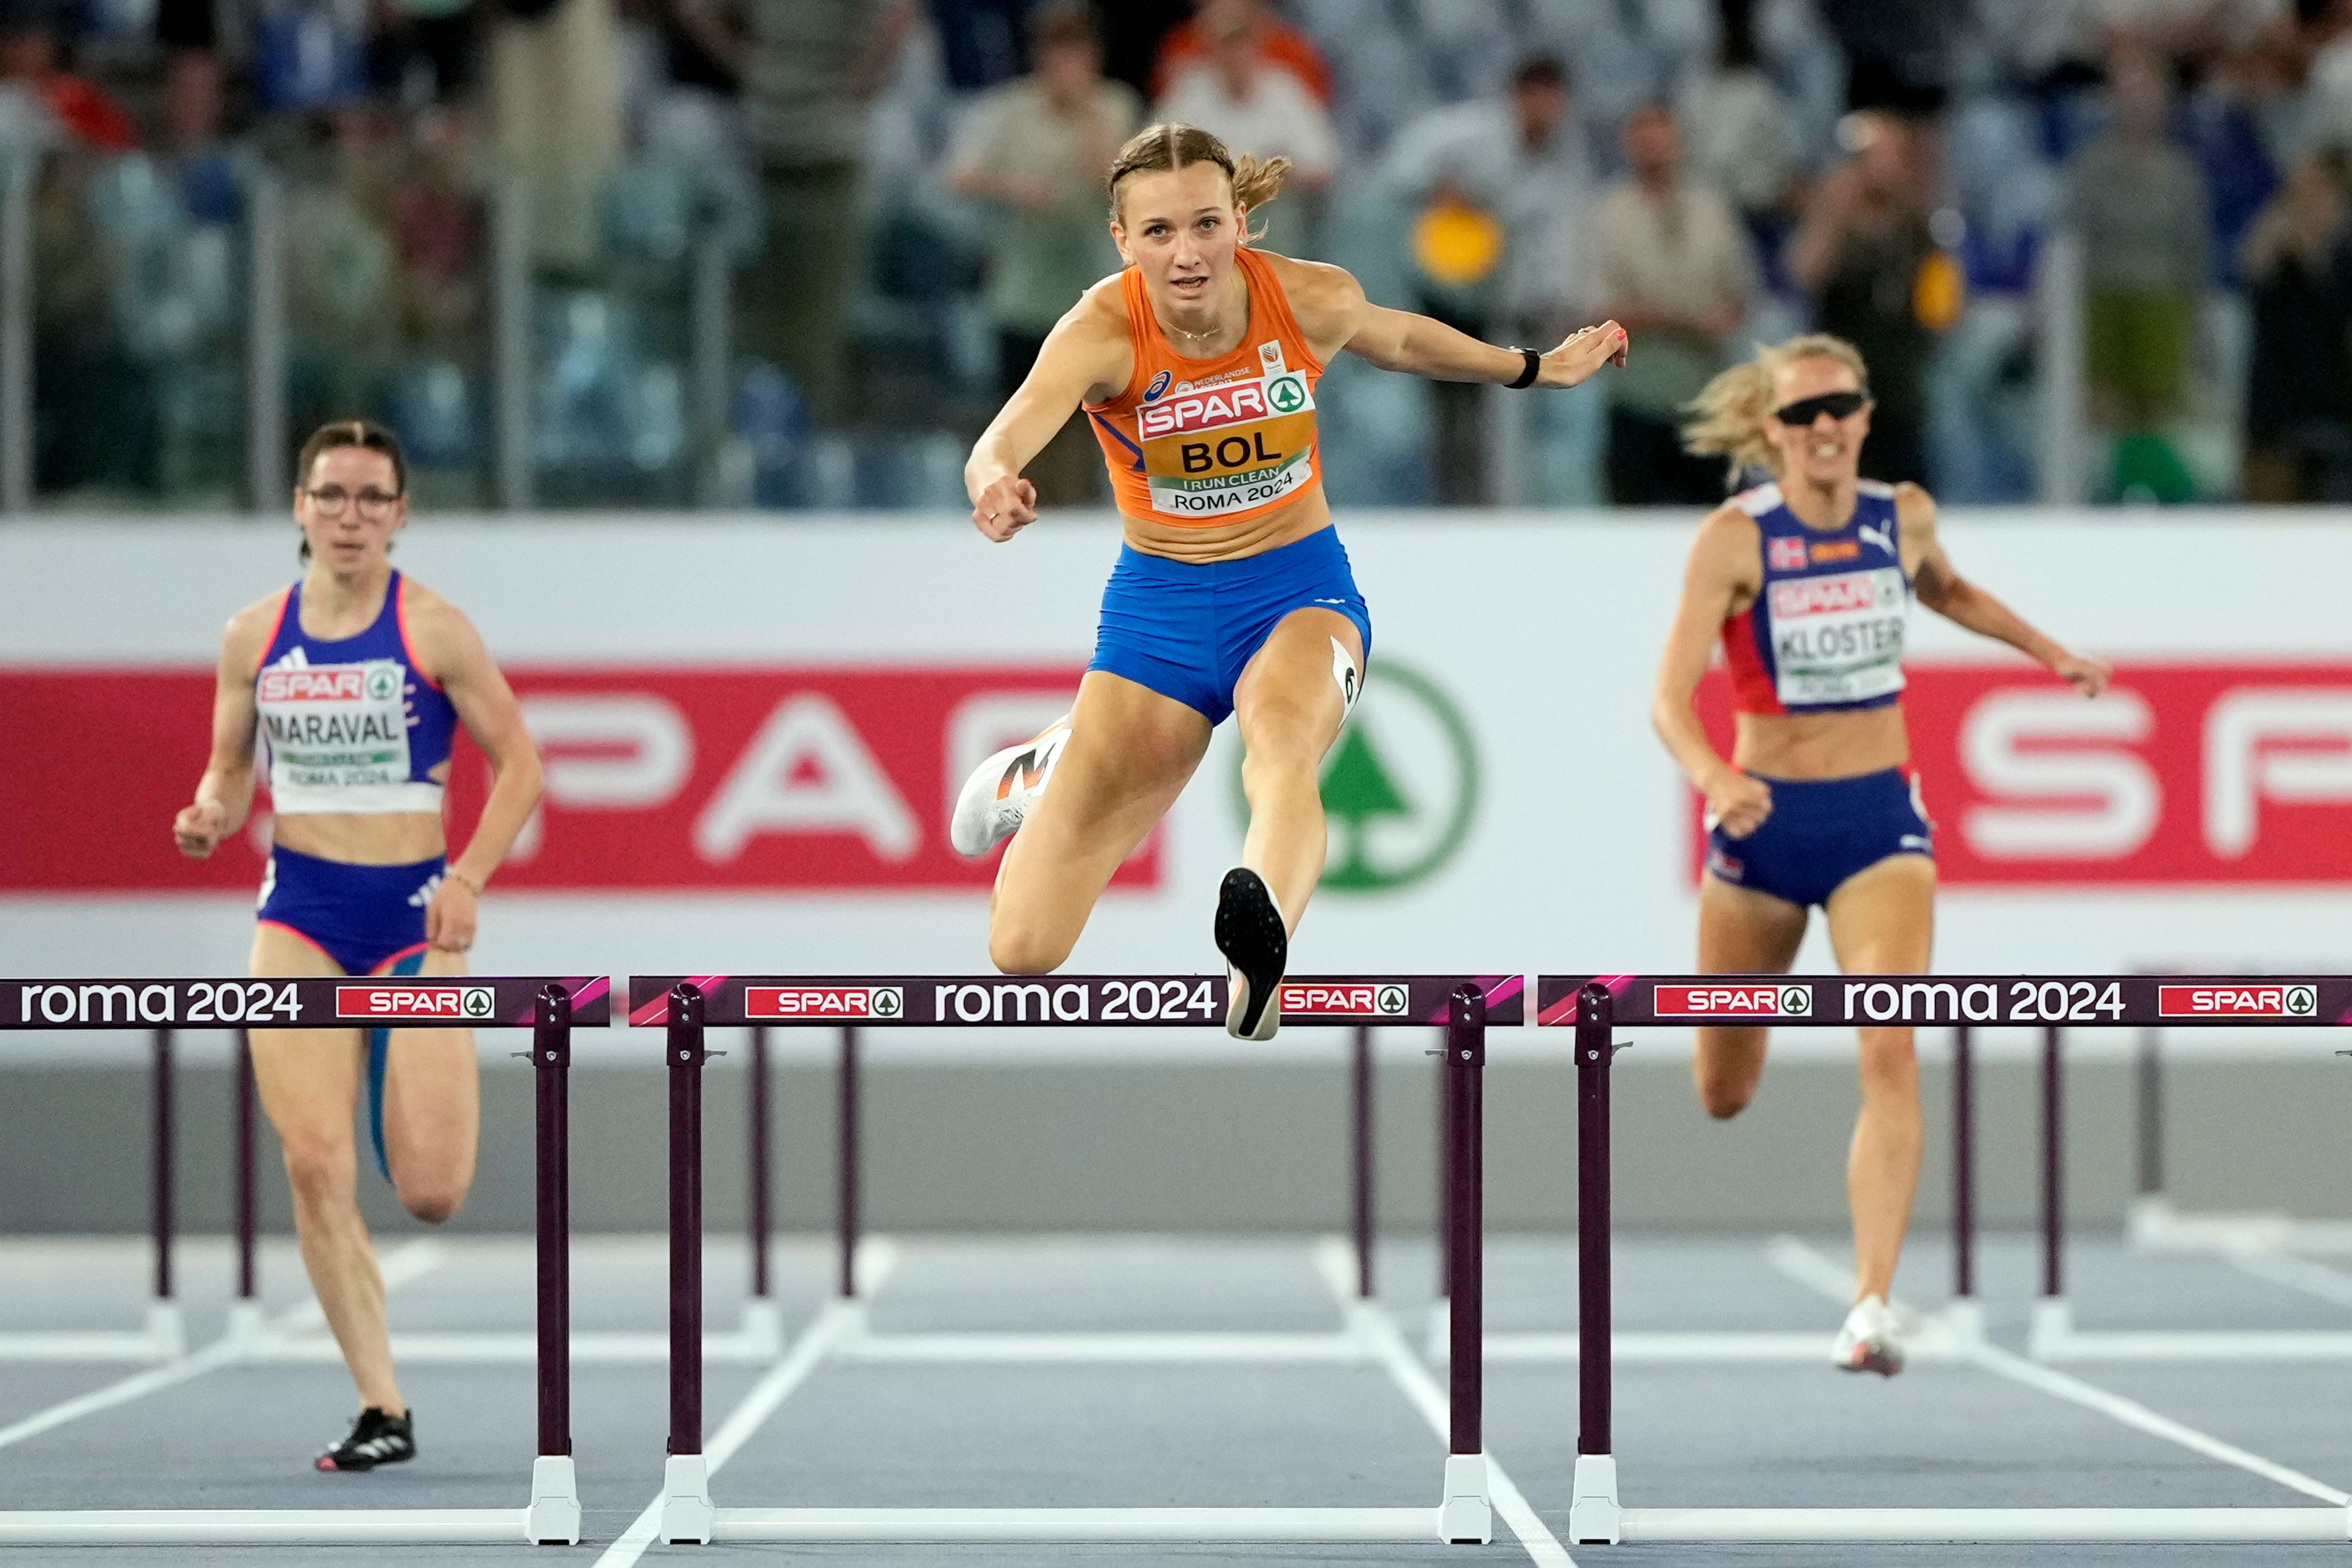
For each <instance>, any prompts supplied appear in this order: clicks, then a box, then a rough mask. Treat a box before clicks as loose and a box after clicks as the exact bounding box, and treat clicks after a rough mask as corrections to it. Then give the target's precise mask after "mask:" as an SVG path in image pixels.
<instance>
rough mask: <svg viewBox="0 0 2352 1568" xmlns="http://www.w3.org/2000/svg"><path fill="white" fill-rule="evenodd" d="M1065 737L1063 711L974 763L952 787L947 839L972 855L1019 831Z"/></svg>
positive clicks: (1050, 773) (1066, 726) (1067, 736)
mask: <svg viewBox="0 0 2352 1568" xmlns="http://www.w3.org/2000/svg"><path fill="white" fill-rule="evenodd" d="M1069 743H1070V716H1069V715H1068V714H1067V713H1065V714H1063V715H1062V716H1061V717H1060V718H1059V719H1056V720H1055V721H1053V722H1052V723H1051V724H1048V725H1046V726H1045V730H1044V731H1042V732H1041V733H1039V734H1037V735H1035V736H1034V737H1033V738H1031V739H1029V740H1026V741H1024V742H1021V743H1020V744H1019V745H1015V746H1007V747H1005V748H1004V750H1003V751H1001V752H997V753H996V754H995V755H994V756H992V757H991V758H989V759H988V761H986V762H984V763H981V764H980V766H978V767H976V768H974V769H973V770H972V771H971V777H970V778H967V779H965V780H964V781H963V787H962V788H961V789H960V790H958V791H957V792H956V803H955V815H954V816H951V817H950V818H949V819H948V842H949V843H950V844H952V845H954V846H955V849H956V853H957V854H959V855H962V856H965V857H967V858H973V859H977V858H979V857H981V856H982V855H985V854H987V853H988V852H989V851H990V850H992V849H993V848H995V847H997V846H998V845H1000V844H1002V843H1003V842H1004V841H1005V840H1006V839H1008V838H1010V837H1013V835H1014V834H1015V833H1018V832H1019V831H1020V830H1021V824H1022V822H1023V821H1024V819H1025V818H1026V817H1027V816H1028V815H1029V808H1030V807H1031V806H1033V805H1036V804H1037V802H1038V800H1039V799H1040V798H1041V797H1042V796H1043V795H1045V781H1046V780H1047V779H1049V778H1051V777H1052V776H1053V773H1054V764H1055V763H1058V762H1060V761H1061V760H1062V752H1063V749H1064V748H1065V747H1066V746H1068V744H1069Z"/></svg>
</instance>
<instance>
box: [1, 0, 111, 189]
mask: <svg viewBox="0 0 2352 1568" xmlns="http://www.w3.org/2000/svg"><path fill="white" fill-rule="evenodd" d="M63 11H64V7H63V6H62V5H56V4H53V3H52V0H11V3H10V4H8V5H5V6H0V89H5V90H6V91H7V93H8V94H9V95H10V96H11V97H12V98H13V99H14V100H16V102H15V103H14V104H13V105H11V106H10V107H9V109H8V110H6V111H5V114H0V119H5V121H7V122H8V123H10V124H11V125H12V126H13V127H16V128H18V129H17V130H16V131H15V132H13V133H14V134H16V136H17V137H18V139H20V140H31V141H34V142H52V141H55V140H58V139H60V138H61V139H63V140H65V141H68V142H71V143H72V144H73V145H75V146H77V147H82V148H87V149H89V150H90V151H93V152H99V153H129V152H131V151H133V150H135V149H136V148H137V147H138V145H139V127H138V125H137V123H136V122H135V121H132V120H131V115H130V113H129V111H128V110H125V109H124V108H123V107H122V105H121V103H119V102H118V101H116V100H115V98H114V96H113V95H112V94H110V93H109V92H108V91H107V90H106V89H104V88H102V87H100V86H99V85H98V84H97V83H96V82H94V81H91V80H89V79H88V78H86V77H79V76H76V75H74V74H73V73H72V72H71V71H68V70H67V69H66V68H64V67H63V65H61V64H60V63H59V61H58V26H59V25H60V24H61V22H62V20H63ZM25 132H30V135H29V136H26V135H25V134H24V133H25Z"/></svg>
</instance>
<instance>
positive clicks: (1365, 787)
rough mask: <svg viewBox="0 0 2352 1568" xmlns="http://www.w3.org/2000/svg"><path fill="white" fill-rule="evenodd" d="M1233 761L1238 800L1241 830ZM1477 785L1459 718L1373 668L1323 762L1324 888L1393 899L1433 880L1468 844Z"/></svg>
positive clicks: (1244, 807) (1391, 673)
mask: <svg viewBox="0 0 2352 1568" xmlns="http://www.w3.org/2000/svg"><path fill="white" fill-rule="evenodd" d="M1235 756H1236V765H1235V767H1234V801H1235V803H1236V805H1238V806H1239V809H1240V815H1241V819H1242V822H1243V824H1244V828H1246V826H1247V824H1248V822H1249V805H1248V802H1247V799H1246V798H1245V797H1244V795H1243V794H1242V789H1241V770H1240V767H1239V763H1238V758H1239V753H1238V752H1236V753H1235ZM1478 783H1479V780H1478V750H1477V746H1476V744H1475V742H1474V741H1473V740H1472V738H1471V734H1470V727H1469V725H1468V724H1466V723H1465V722H1464V721H1463V718H1462V715H1461V712H1460V710H1457V709H1456V708H1455V707H1454V704H1453V702H1452V701H1451V700H1448V699H1447V698H1446V696H1445V694H1444V692H1442V691H1441V690H1439V689H1438V688H1437V686H1436V684H1435V683H1434V682H1433V681H1432V680H1431V679H1429V678H1428V677H1427V676H1425V675H1423V674H1422V673H1421V672H1419V671H1418V670H1415V669H1413V668H1411V667H1410V666H1405V665H1400V664H1398V663H1396V662H1395V661H1394V660H1392V659H1388V658H1381V659H1380V660H1378V661H1377V662H1376V663H1374V665H1373V666H1372V670H1371V674H1370V677H1369V678H1368V679H1366V680H1365V682H1364V689H1363V695H1362V697H1361V698H1360V700H1358V702H1357V704H1356V710H1355V712H1354V714H1353V715H1352V716H1351V717H1350V718H1349V721H1348V723H1347V726H1346V728H1344V729H1342V730H1341V731H1339V741H1338V742H1336V743H1335V744H1334V745H1333V746H1332V748H1331V751H1330V754H1329V755H1328V756H1326V757H1325V758H1324V759H1323V812H1324V816H1325V817H1326V818H1327V819H1328V823H1329V826H1330V833H1331V852H1330V857H1329V858H1328V861H1327V862H1326V863H1325V866H1324V868H1323V881H1322V890H1323V891H1326V892H1340V893H1384V892H1392V891H1394V890H1396V889H1402V888H1407V887H1411V886H1412V884H1414V883H1415V882H1418V881H1421V880H1422V879H1423V878H1425V877H1428V876H1430V875H1431V874H1432V873H1433V872H1435V871H1436V870H1437V869H1438V868H1440V867H1442V866H1444V864H1445V863H1446V862H1447V861H1449V860H1451V859H1452V858H1454V854H1455V852H1456V851H1458V850H1459V849H1460V848H1461V847H1462V844H1463V841H1464V840H1465V838H1467V837H1469V833H1470V823H1471V818H1472V817H1473V816H1475V814H1476V811H1477V805H1478Z"/></svg>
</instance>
